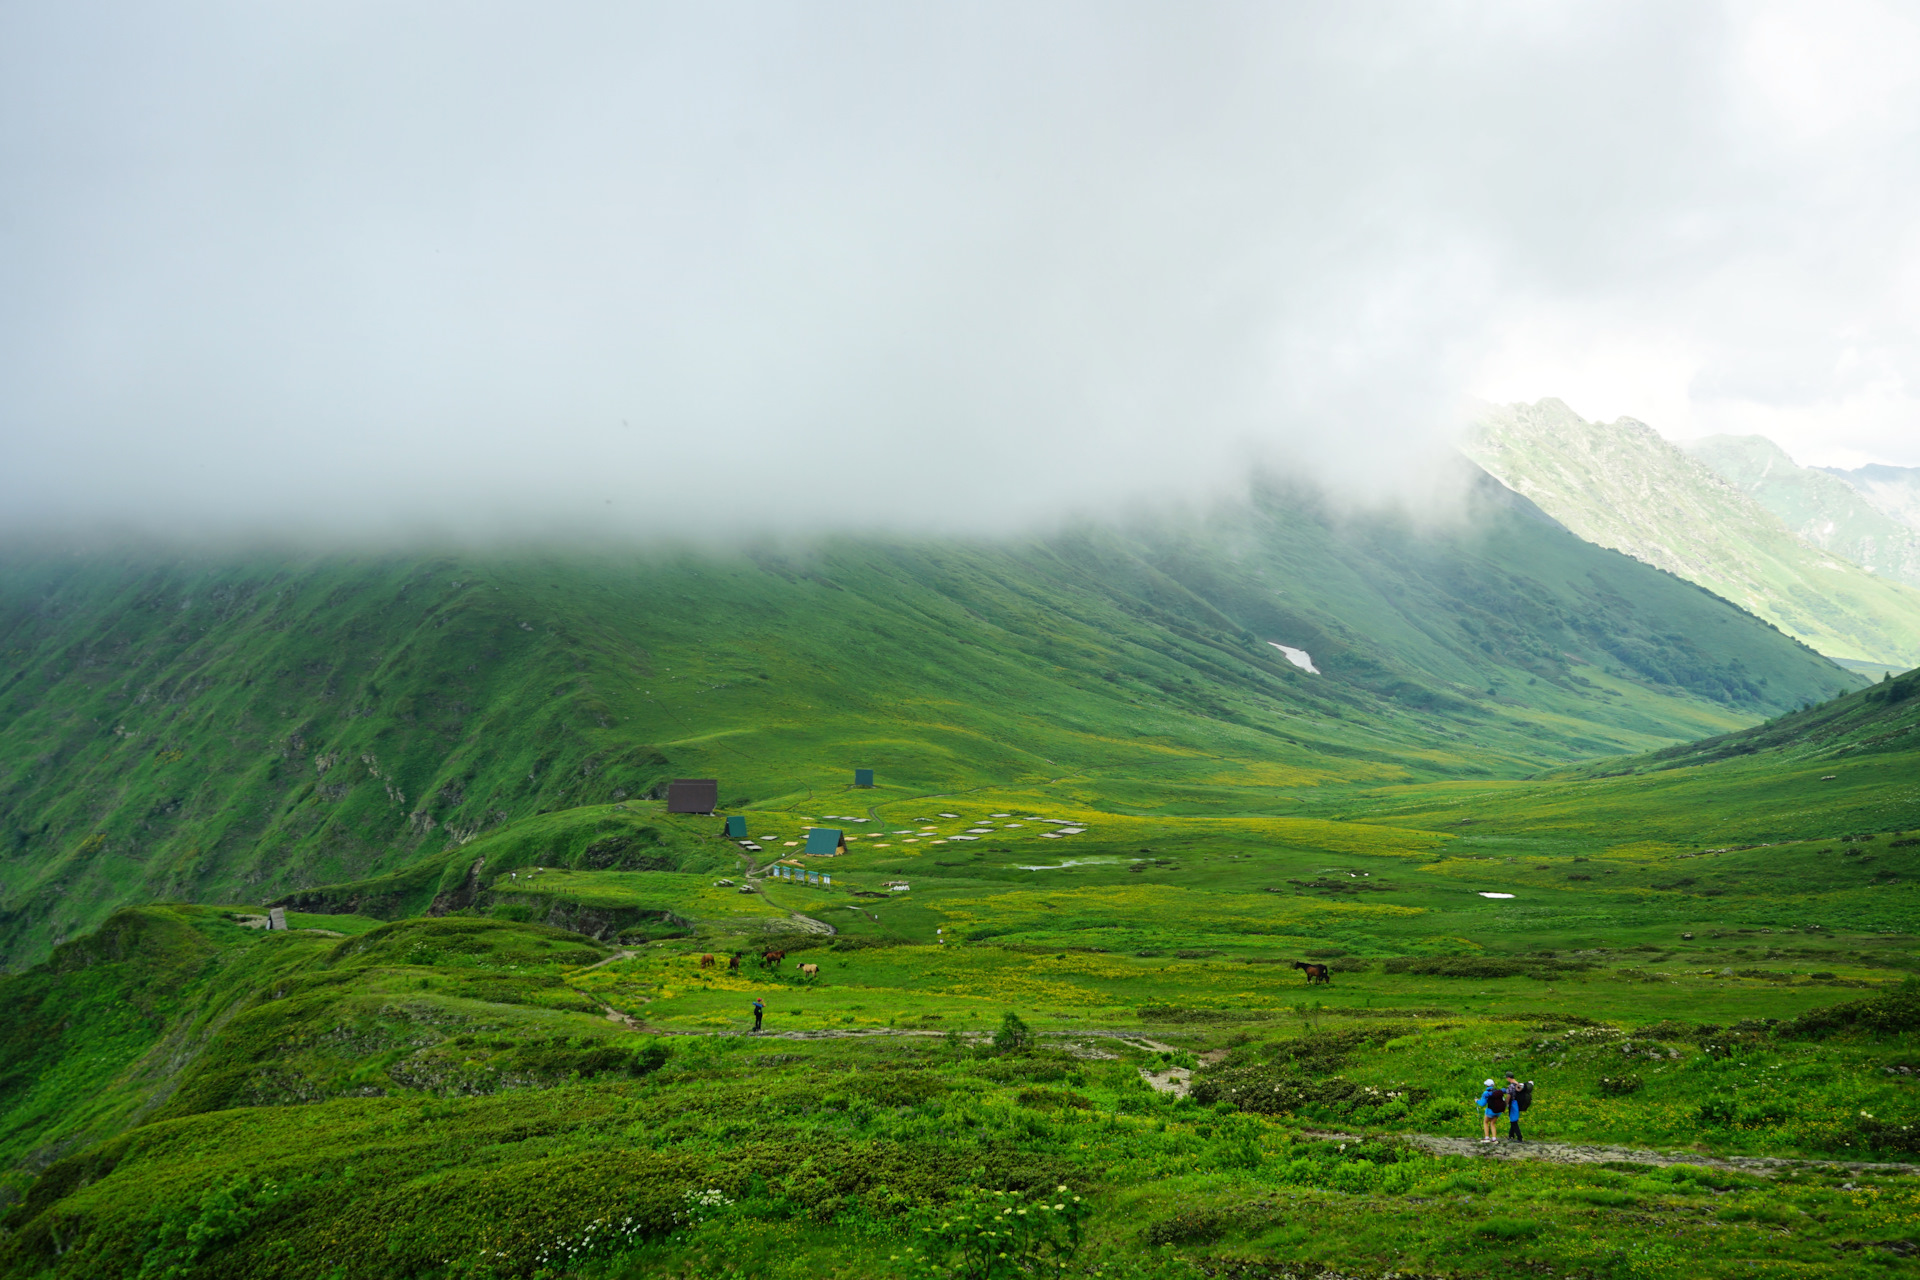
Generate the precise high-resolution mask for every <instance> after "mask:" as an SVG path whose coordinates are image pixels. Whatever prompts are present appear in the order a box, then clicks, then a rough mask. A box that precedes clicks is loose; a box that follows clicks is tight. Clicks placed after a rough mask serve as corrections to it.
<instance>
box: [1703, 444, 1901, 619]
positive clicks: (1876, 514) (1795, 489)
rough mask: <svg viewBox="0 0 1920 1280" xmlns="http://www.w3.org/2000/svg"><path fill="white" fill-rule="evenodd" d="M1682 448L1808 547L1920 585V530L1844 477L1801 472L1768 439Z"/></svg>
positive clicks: (1804, 470)
mask: <svg viewBox="0 0 1920 1280" xmlns="http://www.w3.org/2000/svg"><path fill="white" fill-rule="evenodd" d="M1680 447H1681V448H1682V449H1684V450H1685V451H1686V452H1687V454H1688V455H1689V456H1691V457H1694V458H1697V459H1699V460H1700V461H1701V462H1704V463H1706V464H1707V465H1708V466H1709V467H1712V468H1713V470H1714V473H1715V474H1716V475H1718V476H1719V477H1720V478H1721V479H1722V480H1725V481H1726V482H1727V483H1728V484H1730V485H1732V486H1733V487H1734V488H1736V489H1738V490H1740V492H1742V493H1744V494H1746V495H1747V496H1748V497H1750V498H1752V499H1753V500H1754V501H1755V502H1758V503H1759V504H1760V505H1761V506H1763V507H1765V508H1766V509H1767V510H1769V511H1771V512H1773V514H1774V515H1776V516H1778V517H1779V518H1780V522H1781V523H1782V524H1784V525H1786V526H1787V528H1789V529H1791V530H1792V531H1793V532H1794V534H1795V535H1797V536H1798V537H1799V538H1800V540H1801V541H1803V542H1809V543H1811V544H1813V545H1814V546H1816V547H1819V548H1820V549H1821V550H1823V551H1831V552H1832V553H1833V554H1834V555H1837V556H1839V557H1841V558H1842V559H1844V560H1851V561H1852V562H1853V563H1855V564H1857V565H1859V566H1860V567H1862V568H1864V569H1867V570H1869V571H1871V572H1873V573H1877V574H1879V575H1881V576H1882V577H1887V578H1893V579H1895V580H1897V581H1900V582H1904V583H1906V584H1907V585H1908V586H1920V531H1916V530H1914V529H1911V528H1909V527H1907V526H1906V525H1904V524H1902V523H1901V522H1900V521H1898V520H1896V519H1894V518H1893V517H1892V516H1889V515H1888V514H1887V513H1885V512H1884V511H1881V510H1880V509H1879V508H1878V507H1876V506H1874V505H1873V504H1872V503H1871V502H1869V501H1867V499H1866V497H1865V496H1864V495H1862V494H1861V493H1860V491H1859V490H1857V489H1855V488H1854V487H1853V485H1852V484H1850V483H1848V482H1847V481H1846V480H1845V479H1843V478H1841V477H1840V476H1836V475H1832V474H1830V473H1828V472H1825V471H1820V470H1817V469H1815V468H1813V467H1803V466H1800V465H1799V464H1798V463H1796V462H1794V460H1793V459H1792V458H1791V457H1789V456H1787V452H1786V450H1784V449H1782V448H1781V447H1780V446H1779V445H1777V444H1775V443H1773V441H1771V440H1768V439H1767V438H1766V437H1764V436H1707V437H1705V438H1704V439H1700V440H1689V441H1686V442H1684V443H1682V444H1681V446H1680Z"/></svg>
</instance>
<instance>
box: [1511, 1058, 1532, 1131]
mask: <svg viewBox="0 0 1920 1280" xmlns="http://www.w3.org/2000/svg"><path fill="white" fill-rule="evenodd" d="M1522 1094H1525V1095H1527V1098H1526V1101H1527V1102H1530V1101H1532V1094H1533V1082H1532V1081H1531V1080H1529V1081H1528V1082H1527V1083H1525V1084H1521V1083H1520V1081H1519V1079H1518V1078H1516V1077H1515V1076H1514V1074H1513V1072H1511V1071H1509V1072H1507V1136H1508V1137H1509V1138H1512V1139H1513V1140H1514V1141H1515V1142H1525V1141H1526V1139H1525V1138H1523V1137H1521V1136H1520V1113H1521V1112H1522V1111H1524V1110H1526V1105H1525V1102H1523V1101H1522V1098H1521V1095H1522Z"/></svg>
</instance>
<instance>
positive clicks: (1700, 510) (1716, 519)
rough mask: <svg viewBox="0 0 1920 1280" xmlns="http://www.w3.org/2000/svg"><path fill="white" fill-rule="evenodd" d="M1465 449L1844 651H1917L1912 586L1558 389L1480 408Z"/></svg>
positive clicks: (1652, 560)
mask: <svg viewBox="0 0 1920 1280" xmlns="http://www.w3.org/2000/svg"><path fill="white" fill-rule="evenodd" d="M1463 448H1464V449H1465V451H1466V453H1467V454H1468V456H1470V457H1471V458H1473V460H1474V461H1476V462H1478V463H1479V464H1480V465H1481V466H1483V467H1485V468H1486V469H1487V471H1488V472H1489V473H1491V474H1492V475H1493V476H1494V477H1495V478H1497V479H1499V480H1500V481H1501V482H1502V483H1504V484H1506V485H1507V486H1508V487H1509V488H1511V489H1513V490H1514V491H1515V492H1517V493H1520V494H1523V495H1525V496H1526V497H1528V498H1530V499H1531V500H1533V501H1534V502H1536V503H1538V504H1539V505H1540V507H1541V509H1542V510H1544V511H1546V512H1547V514H1549V515H1551V516H1552V517H1553V518H1554V519H1556V520H1558V521H1560V522H1561V523H1562V524H1564V525H1566V526H1567V528H1569V529H1571V530H1573V531H1574V532H1575V533H1577V534H1579V535H1580V536H1581V537H1583V538H1586V539H1588V540H1590V541H1592V542H1595V543H1598V544H1599V545H1601V546H1603V547H1614V548H1617V549H1619V550H1621V551H1624V552H1626V553H1627V554H1629V555H1632V556H1634V557H1635V558H1637V559H1640V560H1644V561H1646V562H1647V563H1648V564H1653V565H1658V566H1660V567H1661V568H1663V569H1666V570H1668V571H1669V572H1671V573H1675V574H1678V575H1680V576H1681V577H1683V578H1686V579H1687V580H1688V581H1690V582H1697V583H1699V584H1700V585H1701V586H1703V587H1706V588H1707V589H1708V590H1710V591H1713V592H1715V593H1716V594H1718V595H1722V596H1725V597H1726V598H1727V599H1729V600H1731V601H1733V602H1734V603H1735V604H1738V605H1740V606H1741V607H1742V608H1745V609H1750V610H1752V611H1753V612H1754V613H1756V614H1758V615H1759V616H1760V617H1763V618H1765V619H1767V620H1768V621H1769V622H1772V623H1773V624H1774V625H1775V626H1777V627H1779V628H1780V629H1781V630H1782V631H1785V632H1787V633H1788V634H1789V635H1793V636H1797V637H1799V638H1800V639H1801V640H1803V641H1805V642H1806V643H1807V644H1809V645H1812V646H1813V647H1814V648H1815V649H1818V650H1819V651H1820V652H1822V653H1825V654H1828V655H1829V656H1831V657H1834V658H1836V659H1842V660H1852V661H1859V662H1864V663H1870V664H1882V665H1885V666H1892V667H1897V668H1901V669H1904V668H1906V667H1909V666H1912V665H1913V664H1914V663H1916V662H1920V590H1915V589H1914V588H1911V587H1908V586H1905V585H1903V584H1901V583H1897V582H1889V581H1887V580H1885V579H1883V578H1876V577H1875V576H1874V575H1873V574H1871V573H1868V572H1867V571H1866V570H1864V569H1862V568H1860V567H1859V566H1858V565H1855V564H1853V563H1851V562H1849V561H1847V560H1844V559H1841V558H1840V557H1838V556H1835V555H1831V554H1828V553H1826V552H1823V551H1821V550H1819V549H1818V548H1817V547H1813V546H1810V545H1808V544H1807V543H1805V542H1802V541H1801V540H1800V539H1799V538H1797V537H1795V536H1794V534H1793V533H1792V531H1791V530H1789V529H1788V528H1787V526H1786V525H1785V524H1783V523H1781V521H1780V519H1779V518H1778V517H1776V516H1775V515H1774V514H1773V513H1772V512H1770V511H1768V510H1767V509H1766V508H1764V507H1763V506H1761V505H1760V504H1759V503H1758V502H1756V501H1755V500H1754V499H1753V498H1751V497H1749V496H1748V495H1746V494H1744V493H1742V492H1740V491H1739V490H1738V489H1736V488H1735V487H1734V486H1732V485H1730V484H1728V483H1727V482H1726V481H1724V480H1722V479H1721V478H1720V477H1719V476H1717V475H1716V474H1714V472H1713V471H1712V470H1711V469H1710V468H1709V467H1707V466H1706V464H1704V463H1702V462H1700V461H1698V460H1696V459H1694V458H1691V457H1689V456H1687V454H1685V453H1684V452H1682V451H1681V450H1680V449H1679V448H1677V447H1676V446H1674V445H1672V444H1669V443H1668V442H1667V441H1665V440H1663V439H1662V438H1661V437H1660V436H1659V434H1658V433H1656V432H1655V431H1654V430H1653V429H1652V428H1651V427H1648V426H1646V425H1645V424H1643V423H1639V422H1634V421H1632V420H1631V419H1627V418H1623V419H1621V420H1619V421H1618V422H1614V423H1611V424H1605V423H1598V422H1584V421H1582V420H1581V419H1580V417H1579V416H1578V415H1577V414H1575V413H1574V412H1573V411H1572V410H1571V409H1569V408H1568V407H1567V406H1566V405H1564V404H1562V403H1561V402H1560V401H1558V400H1542V401H1540V402H1539V403H1538V404H1533V405H1511V406H1506V407H1504V408H1489V409H1488V411H1487V412H1486V413H1485V414H1484V415H1483V417H1482V419H1481V421H1480V422H1479V424H1478V425H1477V426H1476V428H1475V429H1474V430H1473V431H1472V432H1471V433H1470V435H1469V437H1468V438H1467V440H1466V441H1465V442H1464V444H1463Z"/></svg>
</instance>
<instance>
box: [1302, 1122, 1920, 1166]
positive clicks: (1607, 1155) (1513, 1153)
mask: <svg viewBox="0 0 1920 1280" xmlns="http://www.w3.org/2000/svg"><path fill="white" fill-rule="evenodd" d="M1301 1132H1303V1133H1304V1134H1306V1136H1308V1137H1311V1138H1319V1139H1321V1140H1322V1141H1325V1142H1362V1141H1365V1135H1363V1134H1358V1133H1334V1132H1328V1131H1323V1130H1312V1129H1308V1130H1302V1131H1301ZM1399 1137H1400V1138H1401V1139H1403V1140H1404V1141H1407V1142H1410V1143H1412V1144H1413V1145H1414V1146H1416V1147H1420V1148H1422V1149H1424V1150H1427V1151H1431V1152H1432V1153H1433V1154H1435V1155H1439V1156H1471V1157H1474V1158H1476V1159H1481V1160H1547V1161H1551V1162H1552V1163H1554V1164H1615V1163H1618V1164H1643V1165H1650V1166H1664V1165H1675V1164H1695V1165H1701V1166H1704V1167H1705V1168H1709V1169H1735V1170H1738V1171H1740V1172H1742V1173H1752V1174H1757V1175H1759V1176H1760V1177H1763V1178H1767V1177H1772V1176H1773V1175H1774V1174H1776V1173H1781V1172H1785V1171H1787V1170H1791V1169H1846V1170H1849V1171H1851V1172H1854V1173H1906V1174H1914V1173H1920V1164H1875V1163H1871V1162H1868V1161H1860V1160H1791V1159H1788V1158H1786V1157H1784V1156H1710V1155H1707V1154H1705V1153H1704V1152H1699V1151H1651V1150H1648V1149H1646V1148H1644V1147H1608V1146H1587V1145H1584V1144H1580V1143H1572V1142H1534V1141H1527V1142H1508V1141H1506V1140H1505V1139H1502V1140H1501V1141H1499V1142H1497V1143H1482V1142H1481V1141H1479V1140H1478V1139H1477V1138H1451V1137H1444V1136H1442V1135H1440V1134H1437V1133H1403V1134H1400V1135H1399Z"/></svg>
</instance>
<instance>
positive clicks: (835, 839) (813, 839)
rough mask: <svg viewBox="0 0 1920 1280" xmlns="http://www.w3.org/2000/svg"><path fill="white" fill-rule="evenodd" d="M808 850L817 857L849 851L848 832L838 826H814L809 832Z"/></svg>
mask: <svg viewBox="0 0 1920 1280" xmlns="http://www.w3.org/2000/svg"><path fill="white" fill-rule="evenodd" d="M806 851H807V852H808V853H810V854H813V855H814V856H815V857H823V856H826V855H828V854H834V853H845V852H846V851H847V837H846V833H845V832H843V831H841V830H840V829H839V828H838V827H814V828H812V829H811V830H809V831H808V832H807V849H806Z"/></svg>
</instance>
